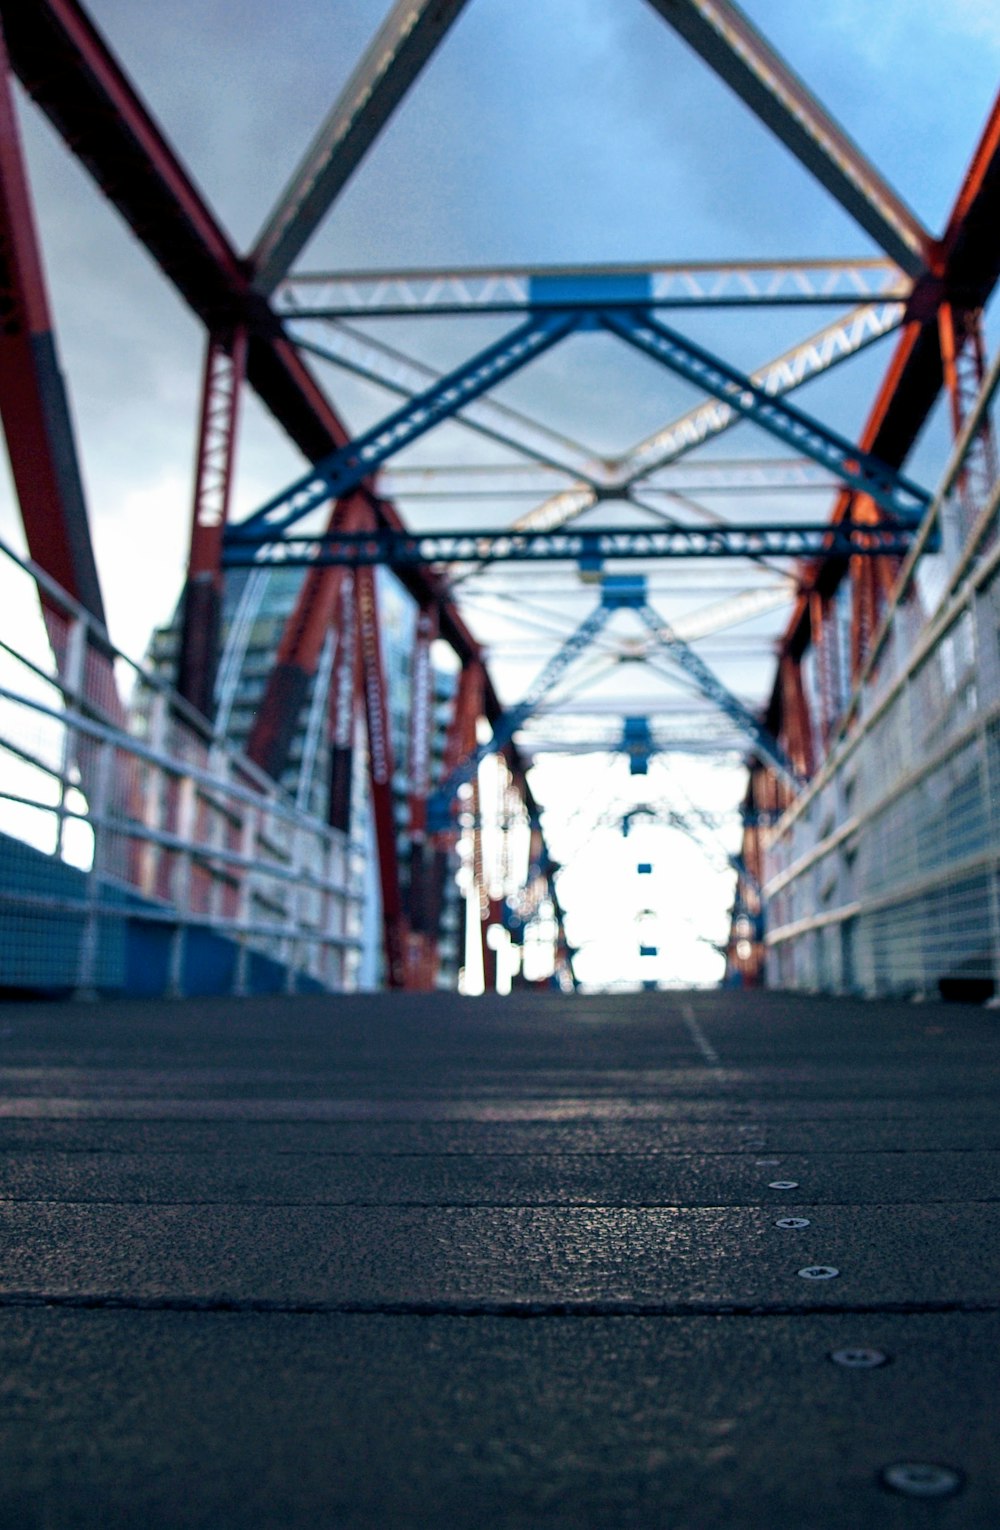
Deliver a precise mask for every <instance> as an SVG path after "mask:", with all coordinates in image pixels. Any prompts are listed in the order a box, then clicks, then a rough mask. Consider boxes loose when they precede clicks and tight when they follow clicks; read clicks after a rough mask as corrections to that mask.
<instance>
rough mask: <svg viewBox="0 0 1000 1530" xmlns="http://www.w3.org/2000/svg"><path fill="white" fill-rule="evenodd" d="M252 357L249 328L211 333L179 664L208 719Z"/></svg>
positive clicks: (182, 681) (180, 685)
mask: <svg viewBox="0 0 1000 1530" xmlns="http://www.w3.org/2000/svg"><path fill="white" fill-rule="evenodd" d="M246 356H247V332H246V329H245V327H244V326H242V325H238V326H236V328H234V329H232V330H229V331H226V332H222V333H218V334H213V335H209V337H208V343H207V346H206V350H205V370H204V375H203V379H202V390H201V416H200V419H199V424H198V453H197V459H196V462H195V483H194V502H193V506H192V512H191V544H190V551H189V554H188V571H187V581H186V583H185V586H184V594H183V598H182V607H181V646H180V654H179V657H178V661H177V689H178V691H179V692H180V694H181V695H182V696H183V697H184V698H185V700H187V701H189V702H190V703H191V705H192V706H193V707H197V709H198V711H199V712H200V713H201V714H202V716H203V717H207V718H211V717H212V716H213V712H214V693H215V672H216V668H217V666H218V659H219V637H220V629H221V625H222V585H223V580H222V562H221V560H222V537H223V533H224V531H225V528H226V521H227V519H228V516H229V503H230V498H231V493H232V480H233V463H234V457H235V452H236V430H237V425H238V422H239V406H240V394H241V391H242V384H243V377H244V373H245V371H246Z"/></svg>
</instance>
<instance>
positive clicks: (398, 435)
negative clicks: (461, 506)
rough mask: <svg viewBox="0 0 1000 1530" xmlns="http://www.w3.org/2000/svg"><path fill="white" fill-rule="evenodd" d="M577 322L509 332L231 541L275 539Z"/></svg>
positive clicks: (242, 526) (573, 318)
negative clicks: (264, 533)
mask: <svg viewBox="0 0 1000 1530" xmlns="http://www.w3.org/2000/svg"><path fill="white" fill-rule="evenodd" d="M579 323H580V319H579V316H578V315H576V314H565V313H559V312H551V313H549V312H546V313H539V314H534V315H532V317H531V318H530V319H529V320H528V321H527V322H526V323H525V324H522V325H519V326H518V328H517V329H515V330H514V331H513V332H512V333H511V334H509V335H506V336H505V337H504V338H503V339H502V340H499V341H497V342H496V343H495V344H494V345H491V346H488V347H487V348H486V349H485V350H484V351H480V352H479V354H478V355H477V356H474V357H473V358H472V360H471V361H467V362H465V363H464V364H463V365H462V366H460V367H458V368H456V369H455V371H453V372H450V373H449V374H448V375H447V376H445V377H442V378H440V379H439V380H438V381H437V382H435V383H434V384H433V385H432V386H431V387H430V388H428V389H426V390H425V392H423V393H419V394H417V395H416V396H415V397H413V398H411V399H408V400H407V402H406V403H405V404H403V405H402V407H401V408H399V409H397V410H395V411H394V412H393V413H392V414H391V415H389V417H388V418H387V419H385V420H383V421H382V422H381V423H380V424H379V425H375V426H373V427H372V429H371V430H367V431H365V432H364V434H363V435H361V436H358V437H357V438H356V439H355V440H353V441H349V442H347V443H346V444H345V445H344V446H342V447H341V448H340V449H339V450H337V451H335V452H332V453H331V454H330V456H328V457H326V458H324V459H323V461H322V462H319V463H317V465H316V466H315V467H314V468H313V469H312V471H311V472H309V473H306V474H305V475H304V476H303V477H302V478H299V479H297V480H296V482H295V483H293V484H291V485H290V486H289V487H288V488H287V489H284V490H283V491H282V492H281V493H280V494H276V495H275V496H274V498H273V499H271V500H268V502H267V504H265V505H262V506H261V508H260V509H259V510H257V511H255V512H254V514H253V515H251V516H249V517H248V518H247V519H246V520H243V521H240V522H239V523H238V524H237V525H234V526H231V527H230V529H229V531H228V532H227V539H229V540H231V541H234V542H235V541H239V540H242V539H245V538H246V537H248V536H250V535H252V534H253V532H254V531H255V530H257V529H261V530H262V529H264V528H265V527H266V528H267V529H268V531H270V532H271V533H272V534H274V533H277V532H281V531H284V530H286V529H287V528H288V527H289V526H293V525H294V524H295V523H296V522H297V521H300V520H301V519H302V517H303V516H305V515H308V514H309V513H310V511H312V510H315V509H316V508H317V507H318V506H319V505H321V504H323V503H324V502H325V501H326V500H328V499H340V498H342V497H343V496H344V495H345V494H348V493H350V491H351V490H352V489H355V488H357V486H358V485H359V484H360V483H361V482H362V480H363V479H365V478H367V477H368V476H369V475H370V474H371V473H373V472H374V471H375V470H376V468H378V467H379V466H380V465H381V464H382V463H383V462H385V461H387V460H388V459H389V458H390V457H392V456H394V455H395V454H396V452H398V451H401V450H402V449H403V447H404V446H409V445H410V444H411V442H413V441H416V440H417V439H418V438H419V437H420V436H422V435H425V434H426V432H427V431H429V430H432V429H433V427H434V426H435V425H439V424H440V423H441V421H442V420H446V419H449V418H450V417H451V416H452V415H454V414H456V413H457V411H458V410H460V409H461V408H462V406H463V405H464V404H467V403H470V402H471V401H472V400H473V399H476V398H479V397H480V396H481V394H483V393H485V392H486V391H487V390H488V389H489V388H493V387H495V386H496V385H497V384H498V383H501V382H503V381H504V380H505V379H506V378H508V377H510V376H512V375H513V374H514V373H515V372H517V371H520V369H521V367H523V366H526V365H527V364H528V362H530V361H534V360H535V359H536V357H538V356H541V355H543V354H544V353H545V351H547V350H550V349H551V347H552V346H553V345H556V344H557V343H558V341H560V340H563V339H565V337H566V336H567V335H569V334H571V333H572V332H573V330H574V329H576V328H577V326H578V324H579Z"/></svg>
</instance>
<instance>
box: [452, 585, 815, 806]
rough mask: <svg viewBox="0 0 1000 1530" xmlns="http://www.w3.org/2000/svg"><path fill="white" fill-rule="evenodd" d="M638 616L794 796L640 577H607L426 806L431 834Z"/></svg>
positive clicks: (761, 732)
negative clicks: (577, 670)
mask: <svg viewBox="0 0 1000 1530" xmlns="http://www.w3.org/2000/svg"><path fill="white" fill-rule="evenodd" d="M622 610H630V611H635V613H636V615H637V616H638V618H639V620H640V621H642V622H643V623H644V624H645V626H646V627H647V628H648V629H649V631H650V632H651V633H652V635H653V637H654V639H655V641H656V643H657V645H658V646H659V647H661V648H663V649H665V650H666V651H667V652H668V653H669V654H670V655H671V657H672V658H674V659H675V660H676V661H677V663H678V664H679V665H680V666H681V668H682V669H683V670H684V672H685V673H686V674H687V675H689V676H690V678H691V679H693V680H694V682H695V684H696V685H697V686H698V688H699V690H700V691H701V692H702V694H703V695H704V696H706V697H707V698H708V700H710V701H711V702H712V703H713V704H714V705H715V706H717V707H718V708H719V710H720V711H721V712H723V713H724V714H725V715H726V716H727V717H728V718H729V719H730V721H731V722H734V723H735V724H736V725H737V727H738V728H739V729H740V731H741V732H742V733H744V734H745V735H746V736H747V737H748V738H749V739H750V741H751V743H752V745H753V748H754V752H755V753H756V754H758V755H759V756H760V757H761V759H763V760H764V761H765V762H766V763H767V764H768V765H770V766H771V767H772V769H774V770H775V771H776V772H777V773H778V774H779V775H780V776H781V777H782V779H783V780H785V781H787V782H788V784H789V785H790V786H791V787H792V789H793V790H794V791H799V790H800V789H801V787H802V784H803V783H802V782H801V780H800V779H799V777H798V776H797V775H796V774H795V771H794V770H793V768H792V766H791V764H790V763H789V761H788V759H787V758H786V756H785V753H784V751H783V750H782V748H781V745H780V744H779V743H778V742H777V740H776V739H773V738H772V737H771V735H770V734H769V733H768V731H767V729H766V728H765V727H763V725H762V724H761V723H760V722H759V721H758V719H757V718H756V717H754V715H753V713H752V712H750V711H749V710H748V709H747V708H746V707H745V706H744V705H743V703H742V702H741V701H739V700H738V699H737V698H736V697H735V696H733V695H732V693H731V692H730V691H729V690H727V689H726V687H725V686H724V685H723V684H722V681H721V680H719V679H718V677H717V676H716V675H715V674H713V672H712V671H711V670H710V669H709V667H708V665H707V664H706V663H705V662H704V660H703V659H701V658H700V657H699V656H698V654H696V653H695V651H694V649H693V648H691V647H690V645H689V644H687V643H685V642H684V640H683V639H682V638H680V637H678V636H677V634H676V633H675V632H674V631H673V629H672V628H671V627H670V626H669V625H668V623H667V622H665V621H664V620H663V618H662V617H661V616H660V615H659V614H658V612H656V611H655V610H654V609H653V607H652V606H651V605H650V604H649V603H648V600H647V598H646V580H645V578H644V577H642V576H641V575H606V576H605V577H604V580H603V582H602V587H601V602H600V605H598V606H596V607H595V608H594V610H593V611H591V613H590V615H589V616H587V617H585V618H584V620H583V621H582V622H581V623H580V625H579V627H577V628H576V630H575V631H574V632H572V633H571V634H570V636H569V637H568V638H567V639H566V641H565V642H564V643H563V644H562V646H561V647H560V648H559V649H558V651H557V652H556V653H555V654H554V655H553V656H552V658H551V659H550V660H549V662H548V663H547V664H546V665H545V667H544V668H543V670H542V671H541V673H540V674H539V675H538V676H537V678H536V679H535V680H534V682H533V683H532V685H531V687H530V688H529V690H528V691H527V693H526V695H525V696H524V697H523V699H522V700H521V701H519V702H518V704H517V705H516V706H514V707H510V708H508V710H507V711H505V712H503V713H501V715H500V717H498V718H497V720H496V722H495V723H494V725H493V735H492V737H491V738H490V739H488V740H486V741H485V742H483V743H481V744H478V745H477V746H476V748H475V749H474V750H472V751H471V752H470V753H469V754H467V755H466V757H465V759H464V760H461V761H460V762H459V764H458V765H457V766H456V767H455V769H454V770H453V771H452V772H451V773H450V775H449V776H448V777H447V778H446V779H445V780H444V781H442V782H441V784H440V785H439V786H438V788H437V790H436V791H435V792H433V793H432V795H431V797H430V798H429V799H428V803H427V824H428V829H429V830H430V831H431V832H432V833H433V832H434V831H435V830H439V829H442V828H445V827H447V824H448V821H449V819H450V816H451V805H452V803H453V801H454V799H455V796H456V794H457V792H458V790H459V788H460V787H462V786H464V785H465V784H466V783H467V782H469V781H471V780H473V778H474V777H475V775H476V772H477V771H478V769H479V767H480V765H481V764H482V762H483V761H484V760H485V759H486V758H487V756H489V755H491V754H496V753H497V752H498V751H499V750H501V749H503V747H504V746H505V745H506V744H508V743H510V741H511V740H512V739H513V737H514V734H515V733H516V732H517V730H518V728H520V727H521V726H522V724H524V723H525V722H527V720H528V718H529V717H531V715H532V714H533V713H534V712H535V711H537V709H538V707H539V706H540V705H541V703H542V702H543V701H544V700H545V697H546V696H547V695H549V693H550V692H551V691H552V690H553V689H554V687H555V686H556V685H558V683H559V681H560V680H561V679H562V677H563V675H564V674H565V673H566V671H567V669H569V668H570V666H571V665H572V664H573V663H574V661H575V660H576V659H577V658H578V657H579V655H580V654H581V653H583V651H584V650H585V649H586V648H588V647H589V646H590V644H591V643H592V642H593V641H594V639H595V638H596V637H597V636H598V634H599V633H600V632H601V631H602V629H603V628H604V627H605V625H606V624H607V622H608V620H609V618H610V616H611V615H612V613H613V612H615V611H622Z"/></svg>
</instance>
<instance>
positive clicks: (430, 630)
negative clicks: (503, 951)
mask: <svg viewBox="0 0 1000 1530" xmlns="http://www.w3.org/2000/svg"><path fill="white" fill-rule="evenodd" d="M437 632H438V613H437V611H436V609H432V608H429V607H425V608H424V609H422V610H421V611H420V613H419V615H418V617H417V629H416V633H415V635H414V644H413V663H412V668H411V673H410V739H409V744H410V758H409V767H410V769H409V776H410V804H409V810H410V821H409V836H410V856H409V861H410V864H409V890H408V891H409V898H408V910H409V916H410V920H409V922H410V953H409V956H410V960H409V978H408V984H407V986H408V987H411V988H420V989H426V988H432V987H433V986H434V977H435V975H436V972H437V943H436V940H435V933H436V932H435V931H434V929H433V927H432V924H431V913H432V909H431V888H430V877H431V862H430V859H429V854H428V844H427V798H428V796H429V795H430V786H431V742H432V738H433V732H434V673H433V670H432V668H431V644H432V643H433V642H434V639H435V638H436V637H437Z"/></svg>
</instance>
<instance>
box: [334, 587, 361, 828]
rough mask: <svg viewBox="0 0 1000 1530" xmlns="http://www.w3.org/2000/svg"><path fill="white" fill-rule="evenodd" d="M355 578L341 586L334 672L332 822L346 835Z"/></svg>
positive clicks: (354, 689)
mask: <svg viewBox="0 0 1000 1530" xmlns="http://www.w3.org/2000/svg"><path fill="white" fill-rule="evenodd" d="M355 604H356V602H355V598H354V581H353V580H352V579H345V580H344V581H343V582H342V584H341V587H340V609H339V620H338V621H337V623H336V626H335V629H334V630H335V633H336V639H337V646H336V648H335V649H334V654H333V670H332V672H331V675H330V698H329V715H330V796H329V810H328V815H327V816H328V821H329V823H330V827H331V828H333V829H339V830H340V831H341V833H342V834H350V832H351V788H352V785H353V777H354V714H355V703H356V699H357V692H358V643H357V617H356V614H355Z"/></svg>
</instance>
